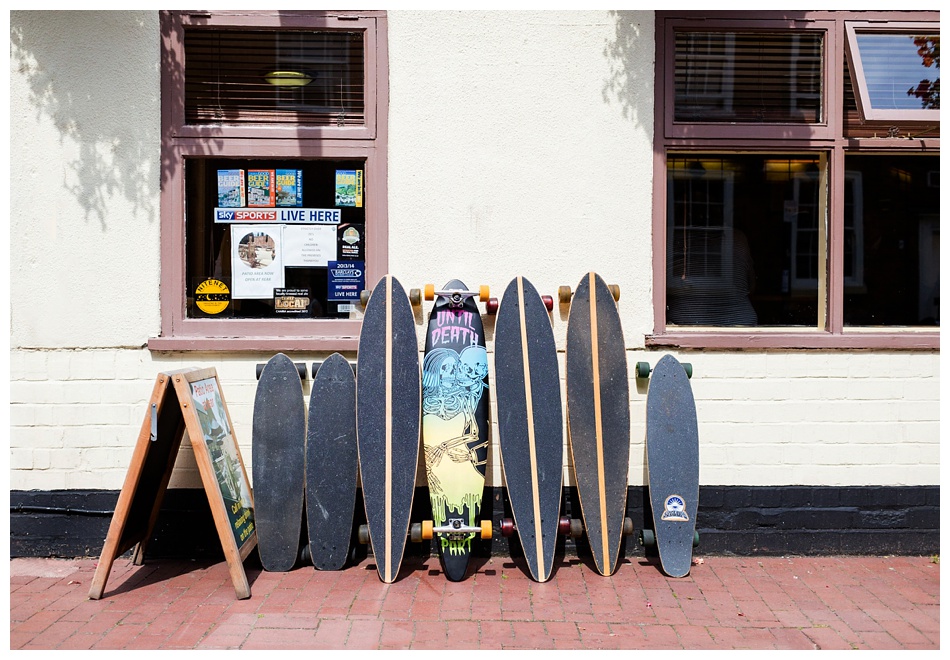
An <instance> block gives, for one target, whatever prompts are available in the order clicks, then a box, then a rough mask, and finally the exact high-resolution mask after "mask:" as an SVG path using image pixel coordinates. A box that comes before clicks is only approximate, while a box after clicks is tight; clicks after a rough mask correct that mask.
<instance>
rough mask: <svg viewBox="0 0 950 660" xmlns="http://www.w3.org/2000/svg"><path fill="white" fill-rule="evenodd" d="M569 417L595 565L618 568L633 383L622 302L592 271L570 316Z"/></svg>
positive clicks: (607, 570) (608, 570)
mask: <svg viewBox="0 0 950 660" xmlns="http://www.w3.org/2000/svg"><path fill="white" fill-rule="evenodd" d="M566 362H567V423H568V439H569V446H570V448H571V457H572V459H573V461H572V462H573V465H574V480H575V482H576V485H577V494H578V498H579V499H580V503H581V512H582V514H583V517H584V527H585V528H586V531H587V539H588V541H589V543H590V549H591V553H592V554H593V556H594V564H595V565H596V567H597V571H598V572H599V573H600V574H602V575H611V574H612V573H613V572H614V571H615V570H616V565H617V559H618V556H619V553H620V541H621V536H622V535H623V529H624V518H625V512H626V507H627V473H628V470H629V466H630V388H629V384H628V381H627V356H626V351H625V349H624V341H623V329H622V328H621V326H620V315H619V314H618V313H617V305H616V303H615V302H614V298H613V296H612V295H611V292H610V290H609V289H608V288H607V285H606V283H604V280H603V279H601V277H600V276H599V275H597V274H595V273H588V274H587V275H586V276H585V277H584V278H583V279H582V280H581V281H580V284H578V286H577V290H576V291H575V293H574V296H573V299H572V300H571V311H570V315H569V316H568V321H567V358H566Z"/></svg>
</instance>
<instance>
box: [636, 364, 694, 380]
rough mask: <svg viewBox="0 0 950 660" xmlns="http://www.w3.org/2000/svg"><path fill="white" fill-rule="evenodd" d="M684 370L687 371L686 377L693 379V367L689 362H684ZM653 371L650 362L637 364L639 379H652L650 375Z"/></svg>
mask: <svg viewBox="0 0 950 660" xmlns="http://www.w3.org/2000/svg"><path fill="white" fill-rule="evenodd" d="M682 364H683V370H684V371H686V377H687V378H692V377H693V365H692V364H690V363H689V362H683V363H682ZM652 371H653V368H652V367H650V363H649V362H637V368H636V374H637V378H641V379H645V378H649V377H650V373H651V372H652Z"/></svg>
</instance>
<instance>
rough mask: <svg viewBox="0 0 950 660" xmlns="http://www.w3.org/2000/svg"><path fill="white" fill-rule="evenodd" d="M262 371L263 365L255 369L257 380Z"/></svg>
mask: <svg viewBox="0 0 950 660" xmlns="http://www.w3.org/2000/svg"><path fill="white" fill-rule="evenodd" d="M263 371H264V365H263V364H259V365H257V369H256V373H257V380H260V379H261V373H262V372H263Z"/></svg>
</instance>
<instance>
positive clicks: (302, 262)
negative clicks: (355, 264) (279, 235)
mask: <svg viewBox="0 0 950 660" xmlns="http://www.w3.org/2000/svg"><path fill="white" fill-rule="evenodd" d="M283 237H284V265H285V266H305V267H311V268H326V266H327V262H328V261H331V260H334V259H336V227H334V226H333V225H287V226H286V227H284V232H283Z"/></svg>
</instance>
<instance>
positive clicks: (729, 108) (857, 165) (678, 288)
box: [647, 12, 940, 348]
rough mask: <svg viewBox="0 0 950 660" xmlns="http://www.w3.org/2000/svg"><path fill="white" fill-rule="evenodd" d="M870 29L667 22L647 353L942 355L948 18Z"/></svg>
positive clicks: (686, 16) (759, 20) (733, 20)
mask: <svg viewBox="0 0 950 660" xmlns="http://www.w3.org/2000/svg"><path fill="white" fill-rule="evenodd" d="M870 14H871V13H869V12H862V13H861V14H860V16H861V17H862V19H863V22H857V21H853V20H851V19H853V18H854V15H852V14H848V13H846V12H764V13H763V12H739V13H736V14H728V15H727V14H725V13H719V14H716V15H715V18H713V19H707V18H706V17H703V18H702V19H698V18H695V17H694V15H693V14H691V13H689V12H658V14H657V76H656V80H657V92H656V99H657V107H656V112H655V116H656V130H655V139H656V142H657V145H656V146H657V148H656V150H655V153H656V154H657V156H656V163H657V167H656V169H655V183H654V236H656V237H657V243H656V244H655V246H654V263H655V267H654V274H655V277H656V282H657V284H658V286H656V287H654V292H655V294H654V295H655V307H654V310H655V333H654V335H652V336H651V337H648V338H647V342H648V343H649V344H653V345H670V344H672V345H678V346H692V347H748V346H759V347H787V348H799V347H811V348H821V347H839V346H840V347H875V346H880V347H926V348H932V347H936V346H938V345H939V333H938V332H937V327H938V326H939V323H940V308H939V301H940V294H939V273H940V266H939V263H940V262H939V236H940V203H939V176H940V155H939V104H940V99H939V93H940V78H939V66H940V63H939V53H940V36H939V27H938V24H937V23H936V18H937V16H936V14H935V13H933V12H930V13H928V12H891V13H888V14H881V15H880V16H877V15H870ZM872 19H880V20H878V21H876V22H873V23H871V22H869V21H870V20H872ZM897 19H901V20H900V22H897ZM908 19H913V20H912V21H911V20H908ZM849 39H850V41H849ZM859 108H860V112H859ZM908 137H913V138H915V139H913V140H908V139H907V138H908ZM661 282H662V284H661Z"/></svg>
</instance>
